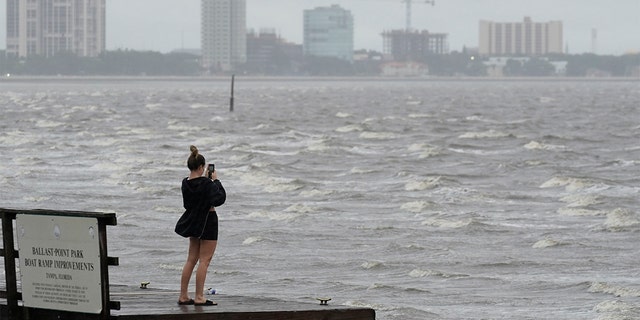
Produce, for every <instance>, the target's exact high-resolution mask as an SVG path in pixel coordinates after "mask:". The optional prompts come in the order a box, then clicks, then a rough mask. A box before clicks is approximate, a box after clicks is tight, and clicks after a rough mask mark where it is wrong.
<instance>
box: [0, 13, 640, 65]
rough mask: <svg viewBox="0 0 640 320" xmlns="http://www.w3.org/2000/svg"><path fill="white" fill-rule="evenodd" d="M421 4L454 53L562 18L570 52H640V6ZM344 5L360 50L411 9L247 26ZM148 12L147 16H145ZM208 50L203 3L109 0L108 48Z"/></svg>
mask: <svg viewBox="0 0 640 320" xmlns="http://www.w3.org/2000/svg"><path fill="white" fill-rule="evenodd" d="M422 2H423V1H418V0H415V2H414V5H413V11H414V12H413V19H412V20H413V21H412V22H413V26H414V28H415V29H419V30H423V29H426V30H429V31H430V32H438V33H447V34H448V35H449V42H450V49H451V50H452V51H459V50H461V49H462V48H463V46H466V47H478V41H479V39H478V32H479V31H478V28H479V27H478V23H479V21H480V20H490V21H496V22H518V21H522V19H523V18H524V17H525V16H530V17H531V19H532V20H534V21H539V22H547V21H562V22H563V25H564V33H565V34H564V46H566V47H567V48H568V49H569V52H568V53H571V54H575V53H585V52H591V51H592V48H593V47H594V43H592V31H593V30H594V29H595V30H596V31H597V35H598V38H597V42H596V43H595V48H597V51H596V53H598V54H614V55H621V54H624V53H627V52H638V51H640V39H639V38H638V37H637V32H636V31H637V30H640V1H638V0H617V1H616V2H615V3H614V4H610V3H605V2H602V1H599V2H597V1H585V0H564V1H563V3H562V6H558V5H557V2H555V1H552V0H538V1H535V2H532V1H525V0H513V1H508V2H507V1H499V0H478V1H471V0H439V1H438V0H437V1H436V4H435V6H431V5H425V4H423V3H422ZM332 4H338V5H340V6H342V7H343V8H345V9H347V10H350V11H351V12H352V13H353V16H354V25H355V39H354V40H355V49H372V50H376V51H382V46H383V40H382V36H381V33H382V32H384V31H386V30H392V29H403V28H404V26H405V6H404V3H403V2H402V1H401V0H334V1H330V0H329V1H326V0H305V1H295V0H272V1H269V2H268V3H267V2H265V1H260V0H247V29H249V30H250V29H255V30H259V29H261V28H271V29H274V30H275V31H276V32H277V33H278V34H279V35H280V36H282V37H283V38H284V39H286V40H288V41H291V42H295V43H300V44H301V43H302V42H303V23H302V20H303V12H304V10H305V9H313V8H315V7H318V6H330V5H332ZM140 12H145V14H144V15H141V14H140ZM199 47H200V0H181V1H174V0H133V1H132V0H129V1H125V0H109V1H108V2H107V49H108V50H116V49H133V50H153V51H160V52H169V51H171V50H174V49H180V48H199ZM5 48H6V0H0V49H5Z"/></svg>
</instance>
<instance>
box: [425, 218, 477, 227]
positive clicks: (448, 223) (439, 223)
mask: <svg viewBox="0 0 640 320" xmlns="http://www.w3.org/2000/svg"><path fill="white" fill-rule="evenodd" d="M471 223H473V219H471V218H469V219H461V220H446V219H440V218H429V219H426V220H424V221H422V225H423V226H432V227H437V228H443V229H459V228H464V227H467V226H469V225H471Z"/></svg>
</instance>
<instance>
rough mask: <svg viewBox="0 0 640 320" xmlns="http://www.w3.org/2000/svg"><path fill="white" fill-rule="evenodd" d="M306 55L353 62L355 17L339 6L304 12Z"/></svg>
mask: <svg viewBox="0 0 640 320" xmlns="http://www.w3.org/2000/svg"><path fill="white" fill-rule="evenodd" d="M304 54H305V55H310V56H321V57H334V58H338V59H342V60H346V61H349V62H351V61H353V15H352V14H351V11H349V10H345V9H343V8H341V7H340V6H338V5H332V6H331V7H318V8H315V9H311V10H305V11H304Z"/></svg>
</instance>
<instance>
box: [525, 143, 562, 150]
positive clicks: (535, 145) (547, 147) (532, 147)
mask: <svg viewBox="0 0 640 320" xmlns="http://www.w3.org/2000/svg"><path fill="white" fill-rule="evenodd" d="M524 148H525V149H527V150H546V151H551V150H565V149H566V147H565V146H560V145H553V144H545V143H540V142H537V141H531V142H529V143H527V144H525V145H524Z"/></svg>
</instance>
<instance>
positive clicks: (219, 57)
mask: <svg viewBox="0 0 640 320" xmlns="http://www.w3.org/2000/svg"><path fill="white" fill-rule="evenodd" d="M246 12H247V10H246V1H245V0H202V10H201V13H202V21H201V23H202V28H201V42H202V43H201V44H202V66H203V67H204V68H206V69H209V70H212V71H233V70H234V69H235V68H236V67H237V66H238V65H240V64H243V63H245V62H246V61H247V22H246V20H247V17H246V16H247V13H246Z"/></svg>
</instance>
